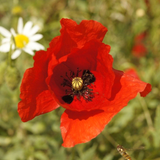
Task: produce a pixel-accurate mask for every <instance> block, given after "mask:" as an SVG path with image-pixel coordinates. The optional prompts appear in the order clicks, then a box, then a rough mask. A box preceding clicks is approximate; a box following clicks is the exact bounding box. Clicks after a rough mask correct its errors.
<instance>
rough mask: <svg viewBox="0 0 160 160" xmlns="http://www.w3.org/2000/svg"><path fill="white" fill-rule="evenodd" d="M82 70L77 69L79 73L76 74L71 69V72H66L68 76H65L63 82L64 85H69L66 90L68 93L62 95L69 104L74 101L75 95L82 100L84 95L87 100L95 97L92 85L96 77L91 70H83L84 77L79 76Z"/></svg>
mask: <svg viewBox="0 0 160 160" xmlns="http://www.w3.org/2000/svg"><path fill="white" fill-rule="evenodd" d="M80 72H82V71H81V70H79V69H77V73H76V74H75V73H74V72H73V71H70V74H69V75H68V73H66V76H65V77H63V76H61V77H62V78H63V83H62V84H61V85H62V86H63V87H67V89H66V90H65V92H66V95H64V96H63V97H62V100H63V101H64V102H66V103H68V104H70V103H72V101H73V99H74V96H76V97H77V99H78V100H80V97H81V96H82V97H83V98H84V99H85V100H86V102H88V101H92V99H93V98H94V93H93V89H92V85H91V84H93V83H94V82H95V80H96V78H95V76H94V75H93V74H92V73H91V72H90V71H89V70H83V73H82V77H79V76H78V74H79V73H80Z"/></svg>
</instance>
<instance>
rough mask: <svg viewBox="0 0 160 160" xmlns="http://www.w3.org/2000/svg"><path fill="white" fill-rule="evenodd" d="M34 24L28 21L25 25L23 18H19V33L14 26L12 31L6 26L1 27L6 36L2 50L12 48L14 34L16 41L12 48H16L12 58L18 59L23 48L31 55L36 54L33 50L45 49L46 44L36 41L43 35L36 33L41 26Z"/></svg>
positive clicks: (0, 31) (5, 50)
mask: <svg viewBox="0 0 160 160" xmlns="http://www.w3.org/2000/svg"><path fill="white" fill-rule="evenodd" d="M32 25H33V23H32V22H31V21H28V22H27V23H26V24H25V26H24V27H23V19H22V18H19V20H18V26H17V32H18V33H16V32H15V30H14V29H13V28H12V29H11V32H9V31H7V30H6V29H5V28H3V27H0V33H1V34H2V35H3V36H4V37H5V38H4V39H2V45H1V46H0V51H2V52H8V51H9V50H10V45H11V37H12V35H13V37H14V41H15V43H14V44H13V46H12V49H15V50H14V52H13V53H12V56H11V58H12V59H16V58H17V57H18V56H19V55H20V54H21V52H22V50H23V51H25V52H27V53H28V54H30V55H34V52H33V50H36V51H38V50H44V46H43V45H41V44H40V43H37V42H36V41H38V40H40V39H41V38H42V37H43V36H42V34H36V32H37V31H38V30H39V27H38V26H34V27H32ZM4 48H5V49H4Z"/></svg>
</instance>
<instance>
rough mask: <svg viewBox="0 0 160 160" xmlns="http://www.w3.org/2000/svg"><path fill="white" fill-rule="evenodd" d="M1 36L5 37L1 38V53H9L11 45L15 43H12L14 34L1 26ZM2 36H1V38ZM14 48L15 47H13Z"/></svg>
mask: <svg viewBox="0 0 160 160" xmlns="http://www.w3.org/2000/svg"><path fill="white" fill-rule="evenodd" d="M0 34H1V35H2V36H3V38H2V37H0V38H1V39H0V51H1V52H9V50H10V45H11V44H12V43H13V42H11V41H12V34H11V33H10V32H9V31H8V30H6V29H5V28H3V27H1V26H0ZM1 35H0V36H1ZM13 48H14V46H13Z"/></svg>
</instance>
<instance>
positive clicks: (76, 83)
mask: <svg viewBox="0 0 160 160" xmlns="http://www.w3.org/2000/svg"><path fill="white" fill-rule="evenodd" d="M82 87H83V80H82V78H80V77H75V78H73V79H72V88H73V89H75V90H76V91H80V90H81V89H82Z"/></svg>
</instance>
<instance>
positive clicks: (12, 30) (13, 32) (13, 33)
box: [11, 28, 16, 37]
mask: <svg viewBox="0 0 160 160" xmlns="http://www.w3.org/2000/svg"><path fill="white" fill-rule="evenodd" d="M11 33H12V35H13V36H14V37H15V36H16V32H15V30H14V29H13V28H11Z"/></svg>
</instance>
